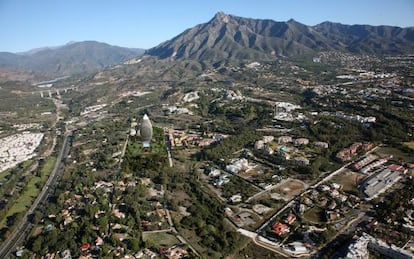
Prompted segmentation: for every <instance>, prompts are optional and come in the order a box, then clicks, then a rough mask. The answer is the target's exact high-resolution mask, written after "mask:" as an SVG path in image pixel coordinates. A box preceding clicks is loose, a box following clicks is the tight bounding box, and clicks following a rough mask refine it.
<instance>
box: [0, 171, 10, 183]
mask: <svg viewBox="0 0 414 259" xmlns="http://www.w3.org/2000/svg"><path fill="white" fill-rule="evenodd" d="M11 172H12V170H11V169H8V170H6V171H4V172H2V173H0V182H3V181H4V179H6V178H7V177H8V176H9V175H10V174H11Z"/></svg>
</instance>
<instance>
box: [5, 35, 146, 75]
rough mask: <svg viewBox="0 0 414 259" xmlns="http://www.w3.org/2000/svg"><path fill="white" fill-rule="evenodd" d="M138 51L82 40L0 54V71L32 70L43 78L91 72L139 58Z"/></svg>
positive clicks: (140, 51)
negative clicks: (0, 69)
mask: <svg viewBox="0 0 414 259" xmlns="http://www.w3.org/2000/svg"><path fill="white" fill-rule="evenodd" d="M143 52H144V51H143V50H141V49H129V48H122V47H117V46H111V45H109V44H106V43H100V42H96V41H83V42H75V43H70V44H66V45H64V46H60V47H49V48H41V49H36V50H32V51H29V52H26V53H20V54H14V53H8V52H0V68H12V69H21V70H26V71H32V72H35V73H37V74H41V75H44V76H62V75H69V74H75V73H81V72H91V71H97V70H100V69H103V68H105V67H108V66H111V65H114V64H117V63H120V62H123V61H125V60H128V59H130V58H132V57H136V56H138V55H141V54H142V53H143Z"/></svg>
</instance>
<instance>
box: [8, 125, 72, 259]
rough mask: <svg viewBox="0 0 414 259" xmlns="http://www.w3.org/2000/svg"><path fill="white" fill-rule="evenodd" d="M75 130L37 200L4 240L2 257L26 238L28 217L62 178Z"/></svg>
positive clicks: (30, 226) (29, 226)
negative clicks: (64, 163)
mask: <svg viewBox="0 0 414 259" xmlns="http://www.w3.org/2000/svg"><path fill="white" fill-rule="evenodd" d="M72 136H73V132H72V131H70V132H69V133H68V134H67V135H66V137H65V140H64V142H63V145H62V149H61V150H60V153H59V157H58V159H57V160H56V164H55V167H54V169H53V171H52V172H51V174H50V176H49V179H47V181H46V183H45V185H44V186H43V188H42V190H41V191H40V193H39V195H38V196H37V198H36V200H35V201H34V202H33V204H32V206H31V207H30V209H29V210H28V211H27V212H26V214H25V215H24V217H23V218H22V219H21V220H20V223H19V224H18V227H17V228H15V229H14V231H13V232H12V233H11V235H10V236H9V238H8V239H7V240H6V241H4V242H3V243H2V245H1V247H0V258H7V257H9V255H10V253H11V252H12V251H14V250H15V248H16V246H17V245H19V244H20V243H21V242H22V241H23V240H24V238H25V237H26V236H27V234H28V232H29V231H30V229H31V228H32V224H31V223H30V222H29V221H28V217H29V216H30V215H31V214H32V213H33V212H34V211H35V210H36V208H37V206H38V205H39V204H40V203H42V202H43V201H45V200H46V198H47V196H48V195H49V192H50V191H52V190H53V187H54V182H55V181H56V180H57V179H59V178H60V174H61V173H62V172H63V170H62V169H63V162H64V160H65V158H66V157H67V155H68V154H69V150H70V147H71V144H72Z"/></svg>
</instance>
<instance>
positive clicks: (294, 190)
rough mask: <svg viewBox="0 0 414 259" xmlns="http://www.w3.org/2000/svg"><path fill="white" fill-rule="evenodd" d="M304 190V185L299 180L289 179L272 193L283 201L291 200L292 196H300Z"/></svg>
mask: <svg viewBox="0 0 414 259" xmlns="http://www.w3.org/2000/svg"><path fill="white" fill-rule="evenodd" d="M305 188H306V184H305V183H304V182H302V181H300V180H296V179H289V180H287V181H286V182H284V183H282V184H281V185H280V186H278V187H276V188H275V189H274V190H273V191H272V193H278V194H279V195H281V196H282V197H283V198H284V199H287V200H289V199H292V198H293V197H294V196H296V195H298V194H300V193H301V192H302V191H303V190H304V189H305Z"/></svg>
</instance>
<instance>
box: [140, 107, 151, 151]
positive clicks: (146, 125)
mask: <svg viewBox="0 0 414 259" xmlns="http://www.w3.org/2000/svg"><path fill="white" fill-rule="evenodd" d="M140 135H141V139H142V142H143V143H144V146H149V144H150V142H151V139H152V124H151V121H150V119H149V117H148V115H146V114H145V115H144V117H143V118H142V123H141V129H140Z"/></svg>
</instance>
